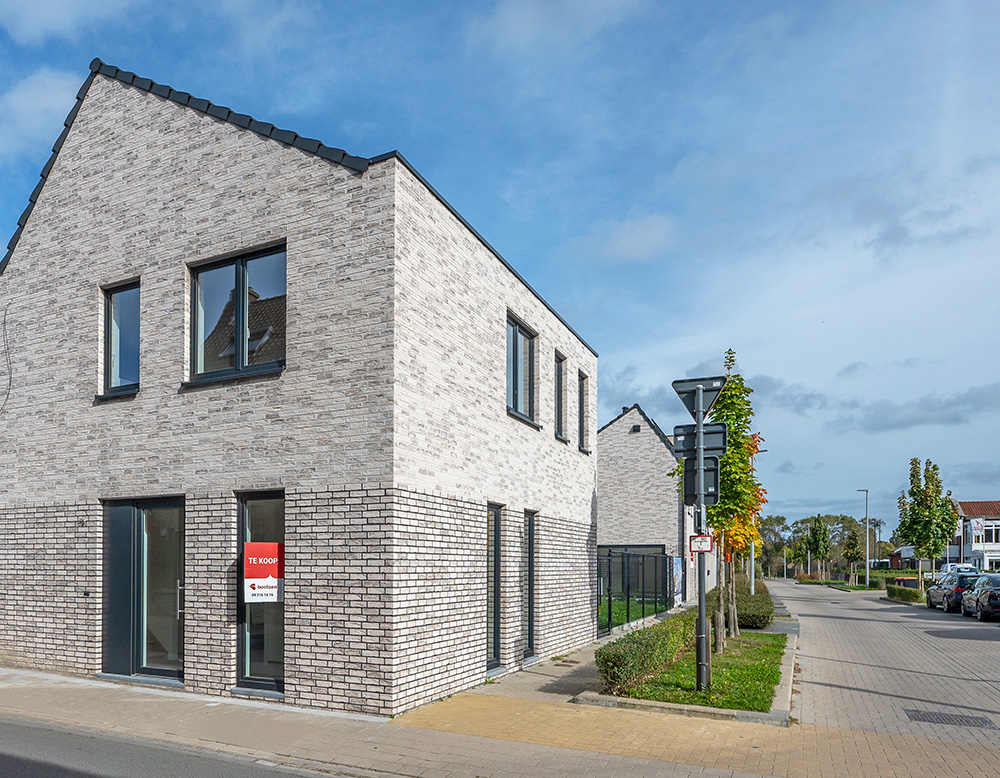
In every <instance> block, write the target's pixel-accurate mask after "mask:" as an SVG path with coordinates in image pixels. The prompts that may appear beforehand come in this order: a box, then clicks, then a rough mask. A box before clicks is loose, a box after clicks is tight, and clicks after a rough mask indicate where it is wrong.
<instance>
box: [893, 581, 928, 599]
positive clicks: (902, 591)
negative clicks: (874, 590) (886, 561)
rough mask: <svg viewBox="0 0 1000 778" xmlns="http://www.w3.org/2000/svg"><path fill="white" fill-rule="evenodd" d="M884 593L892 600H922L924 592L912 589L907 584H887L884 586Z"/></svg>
mask: <svg viewBox="0 0 1000 778" xmlns="http://www.w3.org/2000/svg"><path fill="white" fill-rule="evenodd" d="M885 590H886V593H887V594H888V595H889V597H891V598H892V599H894V600H902V601H903V602H923V601H924V594H923V592H921V591H920V590H919V589H913V588H911V587H909V586H893V585H892V584H889V585H888V586H886V587H885Z"/></svg>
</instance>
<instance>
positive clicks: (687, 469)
mask: <svg viewBox="0 0 1000 778" xmlns="http://www.w3.org/2000/svg"><path fill="white" fill-rule="evenodd" d="M697 478H698V460H697V458H696V457H687V458H686V459H685V460H684V504H685V505H694V504H695V502H696V501H697V495H696V494H695V492H696V490H697V488H698V481H697ZM718 502H719V458H718V457H705V505H716V504H717V503H718Z"/></svg>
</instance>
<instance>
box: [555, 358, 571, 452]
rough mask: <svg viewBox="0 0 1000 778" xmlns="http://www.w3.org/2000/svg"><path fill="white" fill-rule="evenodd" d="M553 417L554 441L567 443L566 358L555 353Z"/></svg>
mask: <svg viewBox="0 0 1000 778" xmlns="http://www.w3.org/2000/svg"><path fill="white" fill-rule="evenodd" d="M553 383H554V384H555V400H556V404H555V417H556V423H555V427H556V440H560V441H562V442H563V443H569V438H567V437H566V357H564V356H563V355H562V354H560V353H559V352H558V351H557V352H556V360H555V378H554V380H553Z"/></svg>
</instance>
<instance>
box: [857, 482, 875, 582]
mask: <svg viewBox="0 0 1000 778" xmlns="http://www.w3.org/2000/svg"><path fill="white" fill-rule="evenodd" d="M858 491H859V492H864V493H865V588H866V589H867V588H868V575H869V573H870V571H871V566H872V563H871V562H870V561H869V559H868V557H869V556H871V554H870V552H869V551H868V537H869V536H870V535H871V531H870V530H869V529H868V490H867V489H858Z"/></svg>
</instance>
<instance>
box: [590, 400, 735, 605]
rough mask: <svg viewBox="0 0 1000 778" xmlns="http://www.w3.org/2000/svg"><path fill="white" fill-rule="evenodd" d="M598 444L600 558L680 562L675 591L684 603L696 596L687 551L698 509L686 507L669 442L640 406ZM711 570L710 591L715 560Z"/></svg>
mask: <svg viewBox="0 0 1000 778" xmlns="http://www.w3.org/2000/svg"><path fill="white" fill-rule="evenodd" d="M597 444H598V447H597V544H598V554H599V555H600V554H602V553H604V554H606V553H607V552H608V551H629V552H634V553H647V554H665V555H667V556H670V557H673V558H675V559H679V560H681V562H680V565H679V567H680V569H681V571H682V572H681V576H680V578H681V581H679V582H677V583H675V589H677V590H679V591H681V592H682V599H683V600H690V599H691V598H693V597H696V596H697V594H698V592H697V589H696V586H695V584H696V581H697V563H696V562H695V561H692V558H691V554H690V553H688V549H687V546H688V538H689V537H690V536H691V535H693V534H694V509H693V508H690V507H685V506H684V495H683V494H681V492H680V491H679V481H678V478H677V476H676V475H674V471H675V470H676V468H677V464H678V460H677V458H676V457H675V456H674V448H673V442H672V441H671V439H670V437H669V436H667V435H665V434H664V433H663V431H662V430H661V429H660V428H659V426H657V424H656V422H655V421H654V420H653V419H651V418H650V417H649V416H647V415H646V413H645V412H644V411H643V410H642V408H641V407H640V406H639V405H638V403H637V404H635V405H633V406H631V407H624V408H622V412H621V413H620V414H619V415H618V416H616V417H615V418H614V419H612V420H611V421H609V422H608V423H607V424H605V425H604V426H603V427H601V428H600V429H599V430H598V431H597ZM707 568H708V570H709V571H710V575H709V577H708V588H709V589H711V588H712V587H713V586H715V572H716V571H715V568H716V564H715V557H714V555H713V556H711V557H709V560H708V566H707ZM677 584H680V587H678V585H677Z"/></svg>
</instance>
